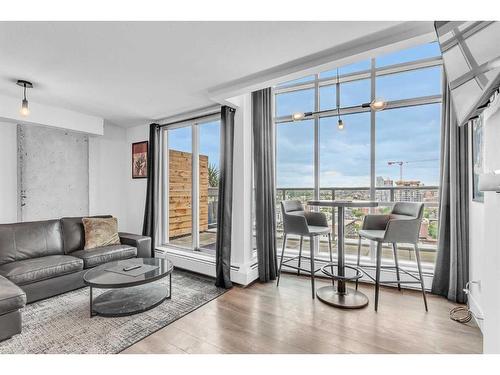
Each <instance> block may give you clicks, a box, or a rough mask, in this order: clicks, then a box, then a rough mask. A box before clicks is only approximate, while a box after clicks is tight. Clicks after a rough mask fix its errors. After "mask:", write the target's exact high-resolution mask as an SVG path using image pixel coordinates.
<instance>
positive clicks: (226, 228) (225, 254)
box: [215, 106, 235, 288]
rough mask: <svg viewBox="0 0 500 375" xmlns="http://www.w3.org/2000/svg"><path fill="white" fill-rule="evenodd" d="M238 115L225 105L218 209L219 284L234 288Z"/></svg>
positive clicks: (216, 264)
mask: <svg viewBox="0 0 500 375" xmlns="http://www.w3.org/2000/svg"><path fill="white" fill-rule="evenodd" d="M234 114H235V110H234V109H233V108H231V107H227V106H223V107H222V108H221V122H220V124H221V133H220V137H221V138H220V142H221V147H220V150H221V151H220V163H219V201H218V208H217V241H216V254H215V257H216V259H215V270H216V280H215V285H217V286H218V287H222V288H231V287H232V286H233V285H232V283H231V218H232V211H233V147H234Z"/></svg>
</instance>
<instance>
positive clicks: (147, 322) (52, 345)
mask: <svg viewBox="0 0 500 375" xmlns="http://www.w3.org/2000/svg"><path fill="white" fill-rule="evenodd" d="M157 282H158V283H165V287H167V285H168V278H165V279H163V280H161V281H157ZM224 292H225V289H222V288H217V287H216V286H215V285H214V279H212V278H209V277H205V276H201V275H197V274H193V273H190V272H187V271H180V270H174V272H173V274H172V299H170V300H166V301H164V302H163V303H162V304H161V305H159V306H157V307H155V308H153V309H151V310H148V311H146V312H143V313H140V314H136V315H132V316H127V317H119V318H105V317H100V316H95V317H93V318H90V317H89V288H83V289H79V290H76V291H73V292H69V293H65V294H62V295H60V296H56V297H52V298H49V299H46V300H43V301H39V302H35V303H32V304H29V305H27V306H26V307H25V308H24V309H22V318H23V331H22V333H21V334H19V335H16V336H14V337H12V338H11V339H9V340H6V341H3V342H1V343H0V353H2V354H4V353H11V354H21V353H25V354H42V353H47V354H49V353H50V354H64V353H74V354H86V353H89V354H114V353H119V352H121V351H122V350H124V349H126V348H128V347H129V346H131V345H132V344H134V343H136V342H138V341H140V340H142V339H143V338H145V337H147V336H149V335H150V334H152V333H154V332H155V331H157V330H159V329H161V328H163V327H165V326H167V325H169V324H170V323H172V322H174V321H175V320H177V319H179V318H181V317H183V316H184V315H186V314H188V313H190V312H191V311H194V310H196V309H197V308H199V307H201V306H203V305H204V304H205V303H207V302H209V301H211V300H213V299H214V298H217V297H218V296H220V295H222V294H223V293H224ZM94 294H95V296H97V295H98V294H99V289H94Z"/></svg>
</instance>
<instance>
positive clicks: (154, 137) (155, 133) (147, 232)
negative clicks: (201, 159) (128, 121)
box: [142, 124, 160, 257]
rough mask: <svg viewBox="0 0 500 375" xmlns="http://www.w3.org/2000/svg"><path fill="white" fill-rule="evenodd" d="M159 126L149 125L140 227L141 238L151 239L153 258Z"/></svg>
mask: <svg viewBox="0 0 500 375" xmlns="http://www.w3.org/2000/svg"><path fill="white" fill-rule="evenodd" d="M159 158H160V125H158V124H151V125H149V142H148V182H147V188H146V207H145V209H144V221H143V225H142V234H143V236H149V237H151V256H152V257H154V249H155V245H156V241H157V238H156V233H157V227H158V212H159V211H158V209H159V207H158V205H159V189H160V180H159V177H160V163H159Z"/></svg>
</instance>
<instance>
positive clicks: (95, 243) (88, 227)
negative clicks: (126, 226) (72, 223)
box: [82, 217, 120, 250]
mask: <svg viewBox="0 0 500 375" xmlns="http://www.w3.org/2000/svg"><path fill="white" fill-rule="evenodd" d="M82 222H83V227H84V229H85V247H84V249H85V250H88V249H95V248H96V247H101V246H108V245H119V244H120V237H119V236H118V220H117V219H116V217H110V218H95V217H84V218H83V219H82Z"/></svg>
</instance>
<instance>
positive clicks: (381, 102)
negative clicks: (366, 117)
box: [370, 99, 387, 111]
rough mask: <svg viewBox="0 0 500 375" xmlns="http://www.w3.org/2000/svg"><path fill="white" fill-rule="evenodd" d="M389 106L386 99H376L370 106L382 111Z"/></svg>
mask: <svg viewBox="0 0 500 375" xmlns="http://www.w3.org/2000/svg"><path fill="white" fill-rule="evenodd" d="M385 107H387V102H386V101H385V100H384V99H375V100H373V101H372V102H371V103H370V108H371V109H373V110H374V111H381V110H383V109H384V108H385Z"/></svg>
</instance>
